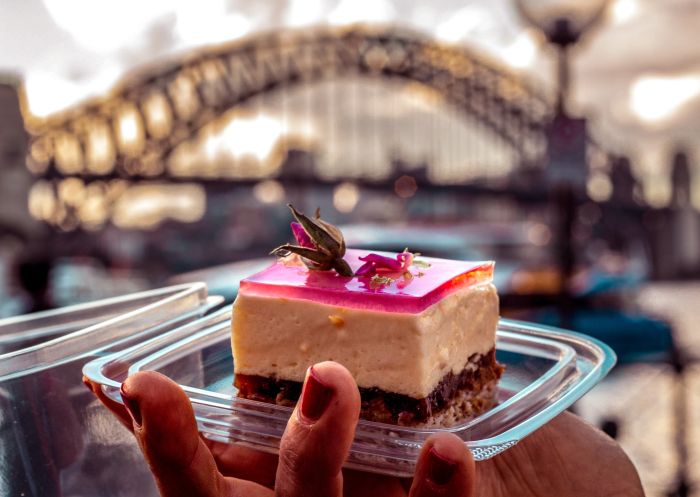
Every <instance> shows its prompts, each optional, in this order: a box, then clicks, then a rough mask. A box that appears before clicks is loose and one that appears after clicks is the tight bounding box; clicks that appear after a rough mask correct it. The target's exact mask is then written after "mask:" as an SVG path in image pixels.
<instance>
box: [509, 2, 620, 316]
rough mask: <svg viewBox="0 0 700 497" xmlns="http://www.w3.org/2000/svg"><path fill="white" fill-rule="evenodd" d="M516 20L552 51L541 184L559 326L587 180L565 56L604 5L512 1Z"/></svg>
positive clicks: (568, 303)
mask: <svg viewBox="0 0 700 497" xmlns="http://www.w3.org/2000/svg"><path fill="white" fill-rule="evenodd" d="M514 2H515V6H516V8H517V10H518V11H519V12H520V14H521V16H522V17H523V18H524V19H525V20H526V21H527V22H528V24H530V25H532V26H534V27H535V28H536V29H538V30H539V31H540V32H542V33H543V34H544V36H545V38H546V39H547V41H548V42H549V43H550V44H551V45H553V46H554V47H556V49H557V56H558V57H557V98H556V106H555V112H554V116H553V118H552V121H551V122H550V123H549V126H548V128H547V156H546V160H545V166H546V169H545V171H544V173H545V181H546V184H547V185H548V187H549V192H550V194H551V204H550V205H551V208H552V214H553V215H552V221H553V224H554V232H555V233H556V234H557V243H556V244H555V245H554V246H555V247H556V248H555V250H556V253H555V254H553V256H554V258H555V260H556V261H557V265H558V268H559V275H560V278H561V283H560V291H559V305H558V307H559V313H560V321H561V325H562V326H564V327H567V326H569V325H570V324H571V321H572V318H573V313H574V307H575V302H574V299H573V297H572V295H571V290H570V286H571V281H572V276H573V274H574V269H575V266H576V248H575V244H574V240H573V236H574V226H575V222H576V211H577V204H578V198H579V197H580V196H582V192H583V191H584V190H585V185H586V181H587V179H588V167H587V161H586V145H587V142H588V135H587V132H586V120H585V119H583V118H574V117H571V116H570V115H569V114H568V112H567V100H568V97H569V90H570V79H571V78H570V62H569V50H570V49H571V47H572V46H574V45H575V44H577V43H578V42H579V41H580V39H581V37H582V36H583V35H584V34H585V32H586V31H587V30H588V29H589V28H590V27H591V26H592V25H594V24H595V23H596V22H598V20H599V19H600V18H601V17H602V15H603V13H604V12H605V7H606V6H607V2H608V0H514Z"/></svg>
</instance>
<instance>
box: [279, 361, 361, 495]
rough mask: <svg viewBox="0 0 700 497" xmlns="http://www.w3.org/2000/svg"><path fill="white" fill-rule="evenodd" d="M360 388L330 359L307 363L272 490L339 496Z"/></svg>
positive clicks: (358, 406)
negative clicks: (306, 369)
mask: <svg viewBox="0 0 700 497" xmlns="http://www.w3.org/2000/svg"><path fill="white" fill-rule="evenodd" d="M359 415H360V392H359V391H358V389H357V385H356V384H355V380H354V379H353V378H352V376H351V375H350V373H349V372H348V370H347V369H345V368H344V367H343V366H341V365H340V364H337V363H334V362H322V363H319V364H316V365H315V366H312V367H311V368H309V370H308V372H307V374H306V380H305V382H304V388H303V390H302V393H301V398H300V399H299V402H298V404H297V407H296V408H295V409H294V412H293V413H292V416H291V417H290V418H289V422H288V423H287V429H286V430H285V432H284V436H283V437H282V441H281V443H280V453H279V465H278V467H277V482H276V486H275V495H276V496H278V497H302V496H303V497H317V496H318V497H341V496H342V492H343V476H342V473H341V469H342V467H343V463H344V462H345V459H346V458H347V456H348V452H349V451H350V445H351V444H352V440H353V438H354V436H355V427H356V425H357V420H358V418H359Z"/></svg>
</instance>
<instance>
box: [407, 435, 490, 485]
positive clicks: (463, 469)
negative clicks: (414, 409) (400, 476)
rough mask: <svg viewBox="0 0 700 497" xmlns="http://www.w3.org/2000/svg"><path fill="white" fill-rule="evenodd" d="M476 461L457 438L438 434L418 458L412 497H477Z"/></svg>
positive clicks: (424, 447)
mask: <svg viewBox="0 0 700 497" xmlns="http://www.w3.org/2000/svg"><path fill="white" fill-rule="evenodd" d="M475 481H476V468H475V465H474V458H473V457H472V455H471V452H469V449H468V448H467V446H466V445H465V444H464V442H463V441H462V440H460V439H459V438H458V437H457V436H455V435H453V434H451V433H438V434H435V435H432V436H430V437H429V438H428V440H426V442H425V444H424V445H423V449H422V450H421V453H420V457H419V458H418V465H417V467H416V474H415V476H414V478H413V486H412V487H411V492H410V493H409V496H410V497H438V496H450V497H473V495H474V493H475V492H474V485H475Z"/></svg>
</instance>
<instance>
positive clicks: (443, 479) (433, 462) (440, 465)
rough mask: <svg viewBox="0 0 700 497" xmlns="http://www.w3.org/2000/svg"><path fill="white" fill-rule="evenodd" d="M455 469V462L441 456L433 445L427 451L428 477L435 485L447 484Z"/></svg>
mask: <svg viewBox="0 0 700 497" xmlns="http://www.w3.org/2000/svg"><path fill="white" fill-rule="evenodd" d="M456 470H457V463H456V462H453V461H450V460H449V459H447V458H445V457H444V456H442V455H441V454H440V453H439V452H438V451H437V450H435V447H431V448H430V451H428V478H430V480H431V481H432V482H433V483H435V484H436V485H447V484H448V483H449V482H450V480H451V479H452V476H454V474H455V471H456Z"/></svg>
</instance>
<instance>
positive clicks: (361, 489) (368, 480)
mask: <svg viewBox="0 0 700 497" xmlns="http://www.w3.org/2000/svg"><path fill="white" fill-rule="evenodd" d="M404 484H405V482H404V480H400V479H398V478H394V477H391V476H385V475H378V474H374V473H366V472H364V471H353V470H348V469H345V470H343V495H344V496H345V497H406V495H407V494H408V487H406V488H404Z"/></svg>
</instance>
